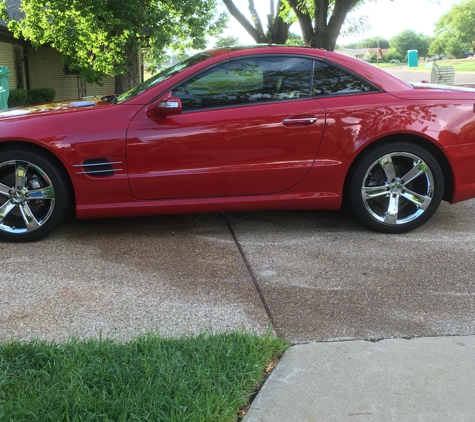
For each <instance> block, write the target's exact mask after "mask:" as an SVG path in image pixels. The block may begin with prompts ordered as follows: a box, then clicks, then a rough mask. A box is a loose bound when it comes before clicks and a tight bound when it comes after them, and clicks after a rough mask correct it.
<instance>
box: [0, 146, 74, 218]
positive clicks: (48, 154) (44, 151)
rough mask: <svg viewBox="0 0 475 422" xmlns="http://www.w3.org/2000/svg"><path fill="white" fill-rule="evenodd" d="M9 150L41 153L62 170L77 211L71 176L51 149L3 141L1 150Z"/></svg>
mask: <svg viewBox="0 0 475 422" xmlns="http://www.w3.org/2000/svg"><path fill="white" fill-rule="evenodd" d="M9 148H23V149H27V150H30V151H37V152H38V153H41V154H43V155H45V156H46V157H47V158H48V159H49V160H51V161H52V162H53V163H54V164H55V165H56V166H57V167H58V169H60V171H61V173H62V174H63V176H64V178H65V180H66V181H67V183H68V188H69V190H70V192H71V195H70V200H71V209H75V208H76V207H75V192H74V185H73V182H72V180H71V176H70V175H69V173H68V171H67V170H66V167H65V165H64V164H63V163H62V161H61V160H60V159H59V158H58V157H57V156H56V155H55V154H54V153H52V152H51V151H50V150H49V149H47V148H44V147H42V146H40V145H37V144H35V143H32V142H26V141H2V142H1V143H0V150H7V149H9Z"/></svg>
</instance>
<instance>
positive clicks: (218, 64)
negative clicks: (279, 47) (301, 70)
mask: <svg viewBox="0 0 475 422" xmlns="http://www.w3.org/2000/svg"><path fill="white" fill-rule="evenodd" d="M271 57H285V58H298V59H305V60H309V61H310V62H311V63H310V64H311V66H310V69H309V72H310V80H309V91H308V92H309V95H308V96H306V97H295V98H276V99H271V100H266V101H258V102H251V103H236V104H225V105H217V106H210V107H202V108H196V109H189V110H186V109H184V110H183V111H182V114H187V113H197V112H200V111H208V110H217V109H226V108H236V107H250V106H251V107H252V106H258V105H264V104H275V103H282V102H288V101H299V100H300V101H303V100H310V99H312V98H313V97H312V95H311V89H312V83H313V72H314V66H315V57H313V56H308V55H305V54H286V53H274V54H252V55H246V56H239V57H231V58H227V59H226V60H222V61H220V62H218V63H214V64H213V65H211V66H209V67H206V68H204V69H202V70H201V71H200V72H197V73H195V74H193V75H190V76H189V77H187V78H185V79H183V80H181V81H180V82H179V83H177V84H175V85H173V86H172V87H171V88H170V89H169V90H167V92H173V91H174V90H175V89H176V88H177V87H180V86H181V85H183V84H186V83H187V82H188V81H190V80H191V79H194V78H196V77H199V76H200V75H202V74H203V73H206V72H208V71H210V70H212V69H213V68H215V67H219V66H222V65H223V64H225V63H231V62H237V61H243V60H246V59H256V58H271Z"/></svg>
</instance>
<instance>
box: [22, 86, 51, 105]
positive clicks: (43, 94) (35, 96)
mask: <svg viewBox="0 0 475 422" xmlns="http://www.w3.org/2000/svg"><path fill="white" fill-rule="evenodd" d="M55 95H56V92H55V90H54V89H53V88H34V89H30V90H29V91H28V104H41V103H50V102H51V101H53V100H54V96H55Z"/></svg>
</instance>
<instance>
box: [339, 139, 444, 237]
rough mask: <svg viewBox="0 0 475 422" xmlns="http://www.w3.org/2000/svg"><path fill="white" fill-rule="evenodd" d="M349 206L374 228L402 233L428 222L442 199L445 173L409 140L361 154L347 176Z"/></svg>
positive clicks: (432, 157) (386, 231)
mask: <svg viewBox="0 0 475 422" xmlns="http://www.w3.org/2000/svg"><path fill="white" fill-rule="evenodd" d="M347 180H348V185H347V188H348V191H347V195H348V198H349V203H350V207H351V209H352V210H353V211H354V212H355V213H356V215H357V217H358V218H359V219H360V220H362V221H363V222H364V223H365V224H366V225H368V226H369V227H370V228H372V229H373V230H376V231H379V232H383V233H404V232H408V231H410V230H414V229H415V228H417V227H420V226H421V225H422V224H424V223H425V222H426V221H428V220H429V219H430V218H431V217H432V216H433V215H434V213H435V212H436V211H437V208H438V207H439V205H440V202H441V201H442V197H443V194H444V175H443V172H442V169H441V167H440V165H439V163H438V162H437V160H436V159H435V157H434V156H433V155H432V154H431V153H430V152H429V151H427V150H426V149H424V148H422V147H420V146H418V145H415V144H412V143H409V142H392V143H387V144H382V145H379V146H378V147H376V148H373V149H371V150H369V151H367V152H365V153H363V155H361V156H360V157H359V158H358V161H357V162H356V163H355V165H354V166H353V168H352V169H351V171H350V173H349V177H348V179H347Z"/></svg>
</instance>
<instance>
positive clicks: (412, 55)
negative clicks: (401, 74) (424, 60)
mask: <svg viewBox="0 0 475 422" xmlns="http://www.w3.org/2000/svg"><path fill="white" fill-rule="evenodd" d="M407 64H408V66H409V67H417V66H419V55H418V54H417V50H408V52H407Z"/></svg>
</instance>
